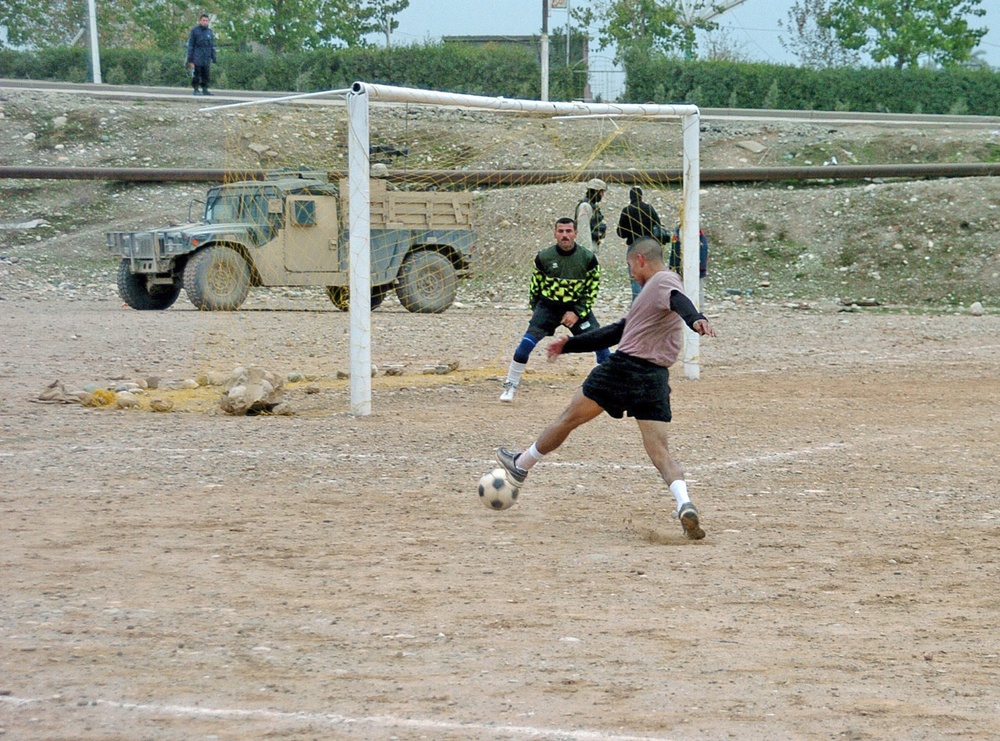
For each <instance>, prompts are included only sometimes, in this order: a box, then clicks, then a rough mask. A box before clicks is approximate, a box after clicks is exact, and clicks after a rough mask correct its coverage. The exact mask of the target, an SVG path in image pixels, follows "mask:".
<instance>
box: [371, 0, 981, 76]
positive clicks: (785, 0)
mask: <svg viewBox="0 0 1000 741" xmlns="http://www.w3.org/2000/svg"><path fill="white" fill-rule="evenodd" d="M569 3H570V4H571V5H574V4H580V3H583V4H585V3H584V2H583V0H576V3H574V0H569ZM794 4H795V0H746V1H745V2H744V3H743V4H742V5H739V6H737V7H735V8H733V9H731V10H728V11H726V12H725V13H723V14H722V15H720V16H719V17H717V18H716V19H715V21H716V22H717V23H718V24H719V26H720V29H724V30H725V31H726V32H727V37H728V39H729V42H730V45H732V46H734V47H736V48H738V49H739V50H741V51H742V52H743V54H745V55H746V56H747V57H748V58H749V59H752V60H756V61H765V62H774V63H777V64H794V63H795V62H796V59H795V58H794V57H793V56H791V55H789V54H788V53H787V52H785V50H784V49H782V47H781V43H780V42H779V40H778V37H779V34H780V33H781V29H780V28H779V27H778V21H779V20H780V21H783V22H786V23H787V20H788V11H789V9H790V8H791V7H792V5H794ZM980 7H981V8H983V9H984V10H986V15H985V16H983V17H982V18H976V19H973V20H974V22H973V23H972V24H971V25H972V26H973V27H974V28H983V27H985V28H989V29H991V31H990V33H988V34H987V35H986V36H984V37H983V39H982V41H981V42H980V45H979V49H980V50H982V51H984V52H985V58H986V62H987V63H988V64H989V65H991V66H993V67H997V68H1000V2H998V0H983V2H982V3H981V4H980ZM398 20H399V28H398V29H397V30H396V31H395V33H394V43H401V44H408V43H413V42H417V41H424V40H428V39H431V40H437V39H439V38H440V37H441V36H474V35H484V34H493V35H503V34H510V35H527V34H537V33H540V32H541V28H542V2H541V0H457V2H444V1H443V0H410V6H409V7H408V8H407V9H406V10H404V11H403V12H402V13H400V14H399V17H398ZM565 25H566V11H565V10H562V9H556V10H550V12H549V31H550V32H551V31H553V30H555V29H556V28H561V27H563V26H565ZM383 43H384V42H383ZM591 53H592V54H598V55H600V54H601V52H597V51H596V45H595V44H592V48H591ZM603 53H604V54H609V52H607V51H605V52H603ZM865 59H866V61H867V62H870V58H868V57H865Z"/></svg>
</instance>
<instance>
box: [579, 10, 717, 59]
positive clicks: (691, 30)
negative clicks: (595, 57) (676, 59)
mask: <svg viewBox="0 0 1000 741" xmlns="http://www.w3.org/2000/svg"><path fill="white" fill-rule="evenodd" d="M709 7H711V5H710V3H707V2H702V0H697V2H695V3H694V4H693V5H692V7H691V9H690V10H686V9H685V7H684V6H683V4H682V2H681V0H603V1H602V2H600V3H598V5H597V12H596V16H597V20H598V21H599V23H601V24H602V25H600V26H599V28H598V30H599V34H600V35H599V37H598V42H599V44H600V48H601V49H606V48H607V47H609V46H614V47H615V48H616V49H617V55H616V57H615V61H622V60H623V59H625V58H626V57H627V56H629V55H631V54H640V55H643V54H646V55H648V54H649V53H650V52H657V51H658V52H661V53H666V54H669V53H679V54H684V55H685V56H689V57H690V56H693V55H694V51H695V49H696V47H697V41H696V39H695V30H696V29H699V28H700V29H703V30H705V31H712V30H714V29H716V28H718V24H716V23H713V22H712V21H706V20H703V19H700V18H699V15H700V14H701V12H702V11H703V10H705V9H707V8H709Z"/></svg>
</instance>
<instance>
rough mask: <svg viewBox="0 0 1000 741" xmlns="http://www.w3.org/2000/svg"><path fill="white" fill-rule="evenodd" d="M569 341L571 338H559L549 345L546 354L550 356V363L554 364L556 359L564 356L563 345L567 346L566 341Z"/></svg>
mask: <svg viewBox="0 0 1000 741" xmlns="http://www.w3.org/2000/svg"><path fill="white" fill-rule="evenodd" d="M568 339H569V337H557V338H556V339H554V340H553V341H552V342H551V343H550V344H549V346H548V349H547V350H546V352H547V353H548V354H549V362H550V363H552V362H554V361H555V359H556V358H558V357H559V356H560V355H562V351H563V345H565V344H566V340H568Z"/></svg>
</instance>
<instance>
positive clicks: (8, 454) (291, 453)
mask: <svg viewBox="0 0 1000 741" xmlns="http://www.w3.org/2000/svg"><path fill="white" fill-rule="evenodd" d="M850 447H852V446H851V445H850V444H849V443H837V442H830V443H826V444H824V445H813V446H811V447H808V448H797V449H793V450H776V451H769V452H762V453H758V454H756V455H750V456H746V457H744V458H738V459H736V460H731V461H720V462H718V463H695V464H692V465H685V468H686V469H687V470H690V471H712V470H718V469H726V468H736V467H738V466H747V465H752V464H755V463H770V462H773V461H780V460H787V459H790V458H805V457H809V456H812V455H818V454H822V453H828V452H831V451H840V450H846V449H848V448H850ZM106 450H107V449H106V448H103V447H87V446H74V447H73V448H71V449H69V450H63V451H53V450H51V449H44V450H43V449H34V450H15V451H3V452H0V458H13V457H15V456H29V457H36V456H39V455H42V454H45V455H47V456H50V457H51V456H52V455H53V453H54V452H63V453H65V454H67V455H73V454H75V453H104V452H106ZM115 453H116V454H122V453H140V454H156V455H158V456H161V457H162V456H164V455H174V456H192V455H201V456H202V457H204V458H209V457H211V456H212V455H224V456H235V457H241V458H268V457H279V458H281V459H282V460H286V461H287V460H289V459H293V458H298V459H309V460H315V461H327V462H335V461H357V462H362V463H364V462H372V463H379V464H382V463H393V462H399V463H410V462H412V461H420V462H422V463H427V462H429V461H430V459H429V458H428V457H427V456H425V455H420V456H413V455H387V454H385V453H323V452H319V451H315V450H310V451H302V450H244V449H235V450H222V449H218V448H208V449H206V448H143V447H130V448H122V447H116V448H115ZM492 460H493V459H492V458H464V459H462V458H444V459H436V460H434V461H432V462H433V463H434V464H435V465H439V466H440V465H448V464H458V465H468V466H472V465H475V466H479V465H483V464H484V462H485V463H486V464H487V465H489V462H490V461H492ZM545 467H546V468H548V467H553V468H573V469H580V470H610V471H648V470H651V469H653V466H652V465H650V464H648V463H645V464H643V463H636V464H623V463H599V462H593V461H564V462H560V461H546V462H545Z"/></svg>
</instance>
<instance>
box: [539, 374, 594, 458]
mask: <svg viewBox="0 0 1000 741" xmlns="http://www.w3.org/2000/svg"><path fill="white" fill-rule="evenodd" d="M603 412H604V408H603V407H601V406H600V405H599V404H598V403H597V402H595V401H592V400H590V399H588V398H587V397H586V396H584V395H583V391H582V390H581V389H577V390H576V393H574V394H573V398H572V399H570V402H569V406H567V407H566V408H565V409H564V410H563V411H562V414H560V415H559V416H558V417H557V418H556V421H555V422H553V423H552V424H550V425H549V426H548V427H546V428H545V429H544V430H543V431H542V434H541V435H539V436H538V439H537V440H536V441H535V447H536V448H537V449H538V452H539V453H541V454H542V455H548V454H549V453H551V452H552V451H553V450H555V449H556V448H558V447H559V446H560V445H562V444H563V443H564V442H566V438H568V437H569V435H570V433H571V432H573V430H575V429H576V428H577V427H579V426H580V425H585V424H587V422H589V421H590V420H592V419H594V418H595V417H599V416H600V415H601V414H602V413H603Z"/></svg>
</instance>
